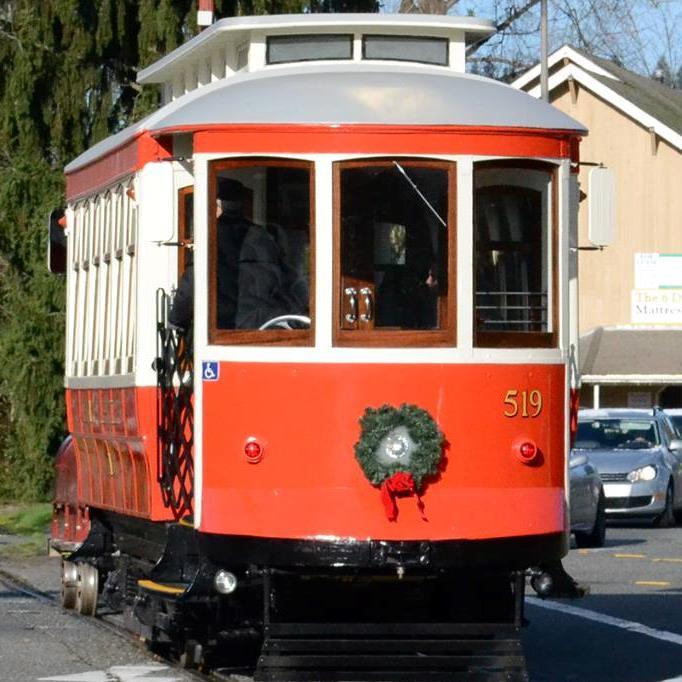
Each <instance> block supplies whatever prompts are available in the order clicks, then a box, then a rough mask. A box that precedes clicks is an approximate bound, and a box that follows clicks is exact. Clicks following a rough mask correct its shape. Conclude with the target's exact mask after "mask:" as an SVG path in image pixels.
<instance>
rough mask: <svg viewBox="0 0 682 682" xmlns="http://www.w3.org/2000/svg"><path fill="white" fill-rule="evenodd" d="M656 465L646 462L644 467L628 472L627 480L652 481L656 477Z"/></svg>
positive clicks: (632, 481)
mask: <svg viewBox="0 0 682 682" xmlns="http://www.w3.org/2000/svg"><path fill="white" fill-rule="evenodd" d="M657 473H658V472H657V471H656V467H655V466H653V465H652V464H647V465H646V466H645V467H640V468H639V469H635V470H634V471H631V472H630V473H629V474H628V481H630V482H631V483H636V482H637V481H653V480H654V478H656V474H657Z"/></svg>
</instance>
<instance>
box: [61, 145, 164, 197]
mask: <svg viewBox="0 0 682 682" xmlns="http://www.w3.org/2000/svg"><path fill="white" fill-rule="evenodd" d="M170 155H171V152H170V151H169V148H168V141H167V140H166V139H164V138H161V139H160V140H157V139H156V138H153V137H152V136H151V135H149V133H145V132H141V133H140V134H138V135H136V136H135V137H133V138H132V139H130V140H127V141H126V142H124V143H123V144H122V145H120V146H119V147H117V148H116V149H113V150H112V151H110V152H108V153H107V154H106V155H104V156H102V157H100V158H99V159H96V160H95V161H93V162H92V163H89V164H88V165H87V166H83V167H82V168H79V169H78V170H75V171H73V172H71V173H67V175H66V198H67V200H68V201H74V200H75V199H77V198H78V197H80V196H84V195H86V194H90V193H92V192H95V191H96V190H97V189H99V188H101V187H105V186H106V185H109V184H110V183H112V182H114V181H116V180H118V179H119V178H122V177H125V176H126V175H129V174H131V173H134V172H135V171H137V170H139V169H140V168H142V167H143V166H144V165H145V164H146V163H149V162H150V161H159V160H161V159H164V158H167V157H169V156H170Z"/></svg>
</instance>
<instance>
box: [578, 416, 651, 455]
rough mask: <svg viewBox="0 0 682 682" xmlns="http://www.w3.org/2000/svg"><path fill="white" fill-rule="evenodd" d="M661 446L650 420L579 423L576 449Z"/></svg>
mask: <svg viewBox="0 0 682 682" xmlns="http://www.w3.org/2000/svg"><path fill="white" fill-rule="evenodd" d="M658 444H659V440H658V432H657V429H656V425H655V424H654V422H653V421H651V420H649V419H590V420H587V421H580V422H579V423H578V433H577V434H576V439H575V443H574V447H575V448H576V449H581V450H597V449H600V450H603V449H607V450H609V449H613V450H626V449H627V450H640V449H643V448H652V447H654V446H656V445H658Z"/></svg>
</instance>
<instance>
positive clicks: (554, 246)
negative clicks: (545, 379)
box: [471, 159, 559, 348]
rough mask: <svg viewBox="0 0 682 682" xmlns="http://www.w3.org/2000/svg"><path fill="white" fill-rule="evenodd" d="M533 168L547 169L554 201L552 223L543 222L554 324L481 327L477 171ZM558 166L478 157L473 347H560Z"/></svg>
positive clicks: (473, 235)
mask: <svg viewBox="0 0 682 682" xmlns="http://www.w3.org/2000/svg"><path fill="white" fill-rule="evenodd" d="M510 169H512V170H517V169H518V170H534V171H541V172H544V173H547V175H548V179H549V184H550V187H549V190H548V195H547V196H548V199H549V201H550V202H551V205H550V207H549V212H548V217H549V220H550V221H551V225H549V226H544V229H545V235H546V237H547V239H548V241H547V246H548V247H549V249H550V250H551V251H550V254H549V257H548V263H547V268H548V272H547V284H548V287H549V292H548V295H547V302H548V306H549V305H551V315H548V317H547V322H548V324H549V325H551V331H548V332H536V331H531V332H523V331H499V332H496V331H481V330H479V329H477V324H476V273H477V271H478V267H477V266H478V263H477V260H478V248H477V240H478V233H477V225H478V215H477V211H478V209H477V202H476V190H477V187H476V174H477V172H478V171H480V170H483V171H489V170H510ZM558 172H559V168H558V166H556V165H554V164H551V163H546V162H542V161H533V160H526V159H518V160H513V159H510V160H500V159H498V160H493V161H476V162H474V169H473V189H472V209H473V220H472V247H473V253H472V256H473V257H472V261H473V276H472V281H471V293H472V297H473V301H472V317H473V319H472V329H473V345H474V348H557V347H558V345H559V260H558V246H559V210H558V199H559V191H558ZM508 186H509V187H519V188H523V187H528V185H523V184H517V185H508Z"/></svg>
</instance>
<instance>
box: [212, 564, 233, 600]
mask: <svg viewBox="0 0 682 682" xmlns="http://www.w3.org/2000/svg"><path fill="white" fill-rule="evenodd" d="M213 586H214V587H215V589H216V592H220V594H232V593H233V592H234V591H235V590H236V589H237V577H236V576H235V574H234V573H230V572H229V571H226V570H224V569H222V568H221V569H220V570H219V571H216V574H215V576H214V577H213Z"/></svg>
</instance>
